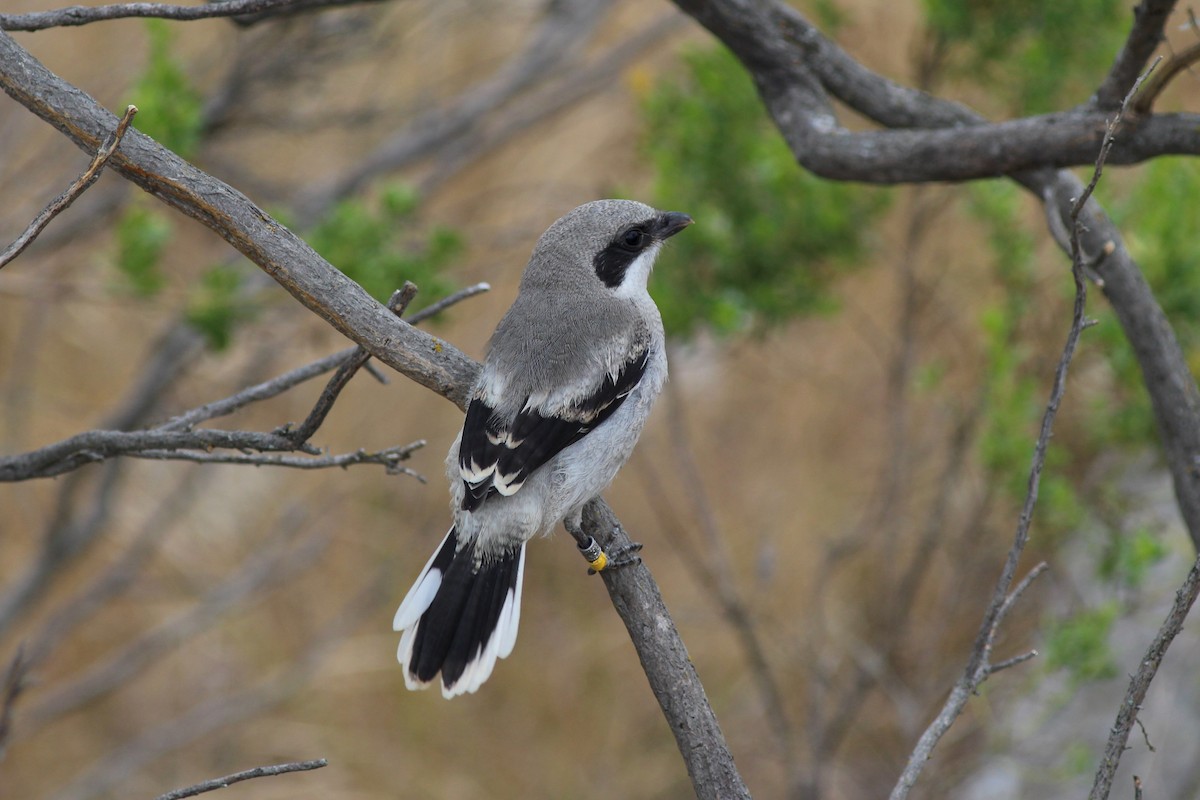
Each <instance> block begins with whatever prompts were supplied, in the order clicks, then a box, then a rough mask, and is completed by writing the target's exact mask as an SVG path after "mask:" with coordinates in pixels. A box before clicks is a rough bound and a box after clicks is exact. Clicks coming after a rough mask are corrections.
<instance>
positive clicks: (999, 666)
mask: <svg viewBox="0 0 1200 800" xmlns="http://www.w3.org/2000/svg"><path fill="white" fill-rule="evenodd" d="M1037 657H1038V651H1037V650H1030V651H1029V652H1027V653H1022V654H1021V655H1019V656H1013V657H1012V658H1006V659H1005V660H1003V661H1000V662H997V663H995V664H992V665H991V666H989V667H988V670H987V675H985V676H984V677H991V676H992V675H994V674H996V673H997V672H999V671H1000V670H1004V669H1008V668H1009V667H1015V666H1017V665H1018V664H1024V663H1025V662H1026V661H1030V660H1032V659H1035V658H1037Z"/></svg>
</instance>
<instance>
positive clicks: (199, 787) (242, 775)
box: [156, 758, 329, 800]
mask: <svg viewBox="0 0 1200 800" xmlns="http://www.w3.org/2000/svg"><path fill="white" fill-rule="evenodd" d="M326 766H329V762H328V761H326V760H325V759H323V758H318V759H316V760H314V761H293V762H290V763H287V764H276V765H274V766H270V767H255V768H254V769H248V770H245V771H243V772H235V773H233V774H232V775H226V776H225V777H224V778H214V779H212V780H210V781H204V782H203V783H197V784H196V785H195V786H188V787H186V788H184V789H176V790H175V791H173V792H167V793H166V794H163V795H159V796H158V797H157V798H156V800H183V798H185V797H195V796H196V795H198V794H204V793H205V792H212V791H215V790H217V789H226V788H228V787H229V786H230V784H234V783H241V782H242V781H248V780H250V779H251V778H268V777H271V776H272V775H284V774H286V773H289V772H307V771H308V770H311V769H320V768H321V767H326Z"/></svg>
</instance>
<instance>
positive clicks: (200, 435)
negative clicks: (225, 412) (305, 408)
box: [0, 428, 321, 482]
mask: <svg viewBox="0 0 1200 800" xmlns="http://www.w3.org/2000/svg"><path fill="white" fill-rule="evenodd" d="M216 447H220V448H227V449H231V450H257V451H259V452H278V451H292V450H300V451H302V452H305V453H308V454H310V455H320V453H321V451H320V450H318V449H317V448H316V447H314V446H313V445H297V444H296V443H295V442H293V441H292V440H291V439H289V438H288V437H286V436H281V435H279V434H274V433H258V432H256V431H222V430H215V429H211V428H198V429H196V430H191V431H163V430H148V431H85V432H83V433H77V434H75V435H74V436H71V437H69V438H67V439H63V440H62V441H59V442H55V443H54V444H51V445H46V446H45V447H42V448H39V449H37V450H33V451H30V452H28V453H21V454H19V455H15V456H6V457H5V458H0V482H10V481H23V480H29V479H30V478H47V477H53V476H55V475H61V474H63V473H64V472H70V471H71V470H74V469H76V468H77V467H79V466H80V465H82V464H86V463H90V462H94V461H104V460H106V459H109V458H112V457H114V456H122V455H130V454H133V453H136V452H140V451H144V450H179V449H208V448H216Z"/></svg>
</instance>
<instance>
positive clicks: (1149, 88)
mask: <svg viewBox="0 0 1200 800" xmlns="http://www.w3.org/2000/svg"><path fill="white" fill-rule="evenodd" d="M1197 61H1200V42H1196V43H1195V44H1193V45H1191V46H1190V47H1188V48H1186V49H1184V50H1183V51H1181V52H1178V53H1176V54H1174V55H1173V56H1171V57H1170V58H1169V59H1167V63H1166V64H1164V65H1163V68H1162V69H1161V70H1159V71H1158V73H1157V74H1156V75H1154V76H1153V77H1151V78H1150V79H1149V80H1147V81H1146V85H1145V87H1144V88H1143V89H1142V91H1141V94H1139V95H1138V96H1137V97H1136V98H1135V99H1134V101H1133V110H1134V111H1135V112H1136V113H1138V114H1148V113H1150V111H1151V109H1152V108H1153V107H1154V101H1155V100H1157V99H1158V96H1159V95H1160V94H1162V92H1163V90H1164V89H1166V88H1167V85H1168V84H1169V83H1170V82H1171V81H1172V80H1173V79H1174V78H1175V76H1176V75H1178V74H1179V73H1181V72H1183V71H1185V70H1187V69H1188V68H1189V67H1191V66H1192V65H1193V64H1195V63H1196V62H1197ZM1156 63H1157V62H1156Z"/></svg>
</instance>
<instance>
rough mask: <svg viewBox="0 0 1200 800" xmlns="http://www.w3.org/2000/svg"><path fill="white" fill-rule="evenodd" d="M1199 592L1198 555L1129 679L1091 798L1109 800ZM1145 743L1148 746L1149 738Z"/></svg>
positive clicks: (1199, 565)
mask: <svg viewBox="0 0 1200 800" xmlns="http://www.w3.org/2000/svg"><path fill="white" fill-rule="evenodd" d="M1198 594H1200V558H1197V559H1196V561H1195V562H1194V563H1193V564H1192V568H1191V570H1190V571H1189V572H1188V575H1187V578H1186V579H1185V580H1184V582H1183V585H1182V586H1180V587H1179V591H1177V592H1175V602H1174V603H1173V604H1172V605H1171V610H1170V612H1168V614H1167V618H1166V620H1165V621H1164V622H1163V624H1162V627H1161V628H1159V629H1158V634H1157V635H1155V637H1154V641H1153V642H1151V643H1150V647H1149V649H1148V650H1146V654H1145V655H1144V656H1142V659H1141V661H1140V662H1138V670H1137V672H1136V673H1135V674H1134V675H1133V676H1132V677H1131V678H1130V679H1129V689H1128V690H1126V692H1125V698H1124V699H1123V700H1122V701H1121V706H1120V707H1119V708H1118V709H1117V718H1116V721H1115V722H1114V723H1113V726H1112V729H1111V730H1110V731H1109V734H1108V743H1107V744H1106V745H1105V747H1104V755H1103V757H1102V758H1101V760H1100V768H1099V769H1098V770H1097V771H1096V780H1095V782H1094V783H1093V784H1092V791H1091V792H1090V793H1089V794H1088V800H1106V798H1107V797H1108V794H1109V792H1110V791H1111V789H1112V782H1113V778H1114V777H1116V774H1117V766H1118V765H1119V764H1120V763H1121V754H1122V753H1123V752H1125V745H1126V743H1127V742H1128V741H1129V734H1130V731H1132V729H1133V723H1134V720H1136V719H1137V716H1138V712H1140V711H1141V710H1142V703H1143V702H1144V701H1145V699H1146V692H1147V691H1148V690H1149V689H1150V682H1151V681H1152V680H1154V676H1155V674H1156V673H1157V672H1158V666H1159V665H1160V664H1161V663H1162V660H1163V656H1165V655H1166V654H1167V648H1168V647H1170V646H1171V642H1172V641H1173V640H1174V639H1175V637H1176V636H1177V635H1178V634H1179V631H1180V630H1181V629H1182V628H1183V621H1184V620H1185V619H1187V615H1188V611H1190V610H1191V608H1192V605H1193V604H1195V602H1196V596H1197V595H1198ZM1146 744H1147V746H1149V744H1150V742H1149V740H1147V742H1146ZM1151 749H1153V748H1151Z"/></svg>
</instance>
